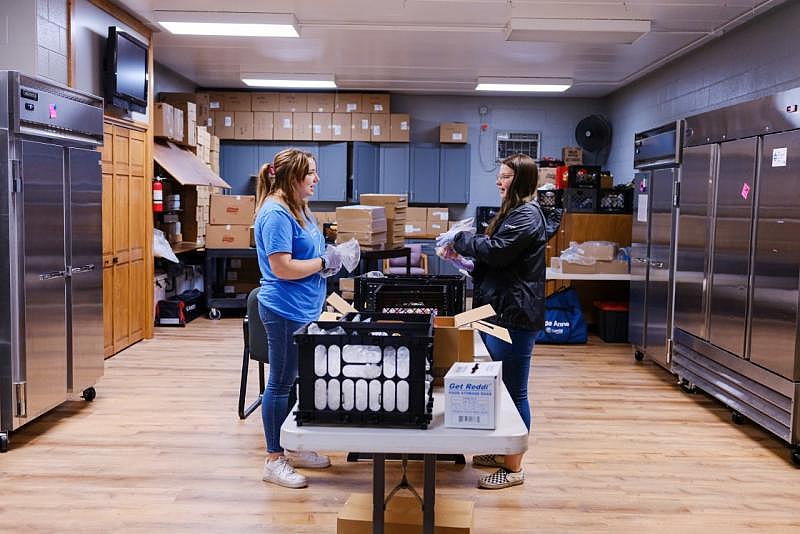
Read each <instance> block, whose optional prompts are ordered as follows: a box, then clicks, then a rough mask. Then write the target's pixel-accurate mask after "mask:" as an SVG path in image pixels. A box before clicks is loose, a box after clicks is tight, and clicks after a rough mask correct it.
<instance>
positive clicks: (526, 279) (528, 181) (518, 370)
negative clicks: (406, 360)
mask: <svg viewBox="0 0 800 534" xmlns="http://www.w3.org/2000/svg"><path fill="white" fill-rule="evenodd" d="M537 178H538V171H537V169H536V163H535V162H534V161H533V159H531V157H530V156H527V155H525V154H516V155H513V156H510V157H508V158H506V159H504V160H503V162H502V164H501V165H500V172H499V173H498V174H497V181H496V184H497V188H498V189H499V190H500V198H501V201H502V205H501V207H500V212H499V213H498V214H497V216H496V217H495V218H494V219H493V220H492V221H491V223H490V224H489V227H488V228H487V230H486V235H471V234H467V233H464V232H461V233H459V234H457V235H456V237H455V240H454V242H453V249H454V250H455V251H456V252H458V253H459V254H461V255H462V256H465V257H469V258H473V259H474V260H475V269H474V270H473V272H472V277H473V281H474V291H473V298H472V307H473V308H477V307H479V306H482V305H484V304H491V305H492V307H493V308H494V310H495V312H496V313H497V315H496V316H495V317H493V318H492V319H489V321H491V322H493V323H495V324H497V325H500V326H504V327H506V328H507V329H508V331H509V333H510V334H511V341H512V342H511V343H510V344H509V343H506V342H505V341H502V340H500V339H498V338H495V337H492V336H488V335H486V334H484V333H483V332H481V337H482V338H483V342H484V343H485V344H486V348H487V349H488V350H489V354H490V355H491V357H492V360H494V361H500V362H503V382H504V383H505V386H506V389H508V392H509V394H510V395H511V398H512V399H513V400H514V404H515V405H516V407H517V410H518V411H519V414H520V416H521V417H522V420H523V421H524V422H525V426H527V427H528V430H529V431H530V427H531V411H530V406H529V405H528V375H529V373H530V366H531V354H532V353H533V345H534V339H535V337H536V333H537V332H538V331H539V330H541V329H542V328H543V327H544V284H545V246H546V244H547V240H548V238H549V237H550V236H551V235H553V234H554V233H555V231H556V229H557V227H558V224H559V222H560V216H561V213H560V210H558V211H556V212H552V213H549V214H548V215H549V216H548V217H545V214H544V212H543V211H542V208H541V207H539V204H538V203H537V202H536V200H535V198H536V186H537ZM548 219H549V220H548ZM522 458H523V454H513V455H505V456H503V455H496V454H486V455H480V456H475V457H473V459H472V461H473V464H475V465H481V466H490V467H498V468H499V469H498V470H497V471H496V472H495V473H493V474H491V475H488V476H485V477H483V478H481V480H480V482H479V486H480V487H482V488H488V489H500V488H507V487H509V486H516V485H517V484H522V482H523V481H524V478H525V474H524V471H523V470H522Z"/></svg>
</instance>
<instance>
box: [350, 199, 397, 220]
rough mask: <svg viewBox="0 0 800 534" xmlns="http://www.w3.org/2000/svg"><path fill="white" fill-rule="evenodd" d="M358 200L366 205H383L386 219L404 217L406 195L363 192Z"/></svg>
mask: <svg viewBox="0 0 800 534" xmlns="http://www.w3.org/2000/svg"><path fill="white" fill-rule="evenodd" d="M358 201H359V202H360V203H361V204H364V205H366V206H383V209H384V210H385V213H386V218H387V219H393V220H397V219H400V218H402V219H403V220H405V219H406V207H407V206H408V195H394V194H381V193H364V194H362V195H361V196H360V197H359V198H358ZM401 216H402V217H401Z"/></svg>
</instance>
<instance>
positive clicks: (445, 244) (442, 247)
mask: <svg viewBox="0 0 800 534" xmlns="http://www.w3.org/2000/svg"><path fill="white" fill-rule="evenodd" d="M474 220H475V218H474V217H470V218H468V219H464V220H463V221H458V222H456V223H453V227H452V228H450V229H449V230H448V231H446V232H444V233H442V234H439V237H437V238H436V248H435V249H434V250H435V251H436V255H437V256H439V257H440V258H442V259H443V260H447V261H449V262H450V263H452V264H453V265H455V266H456V267H457V268H458V269H459V270H463V271H467V272H472V270H473V269H474V268H475V262H473V261H472V260H471V259H469V258H465V257H464V256H462V255H461V254H459V253H458V252H456V251H455V250H453V240H454V239H455V237H456V234H458V233H459V232H465V233H468V234H474V233H475V232H476V230H475V226H473V224H472V223H473V221H474Z"/></svg>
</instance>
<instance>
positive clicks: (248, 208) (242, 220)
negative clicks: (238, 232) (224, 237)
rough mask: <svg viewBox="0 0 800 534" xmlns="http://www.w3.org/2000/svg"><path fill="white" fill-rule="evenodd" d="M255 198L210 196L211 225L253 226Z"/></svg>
mask: <svg viewBox="0 0 800 534" xmlns="http://www.w3.org/2000/svg"><path fill="white" fill-rule="evenodd" d="M255 210H256V197H254V196H252V195H211V215H210V218H211V220H210V222H211V224H228V225H230V224H233V225H245V226H249V225H251V224H253V216H254V214H255Z"/></svg>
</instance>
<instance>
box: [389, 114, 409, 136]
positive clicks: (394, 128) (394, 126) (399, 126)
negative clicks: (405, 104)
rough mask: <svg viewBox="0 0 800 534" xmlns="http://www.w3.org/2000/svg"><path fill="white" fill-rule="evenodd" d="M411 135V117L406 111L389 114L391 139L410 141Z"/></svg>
mask: <svg viewBox="0 0 800 534" xmlns="http://www.w3.org/2000/svg"><path fill="white" fill-rule="evenodd" d="M410 135H411V118H410V117H409V116H408V115H407V114H405V113H392V114H391V115H390V116H389V141H392V142H397V143H408V141H409V137H410Z"/></svg>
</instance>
